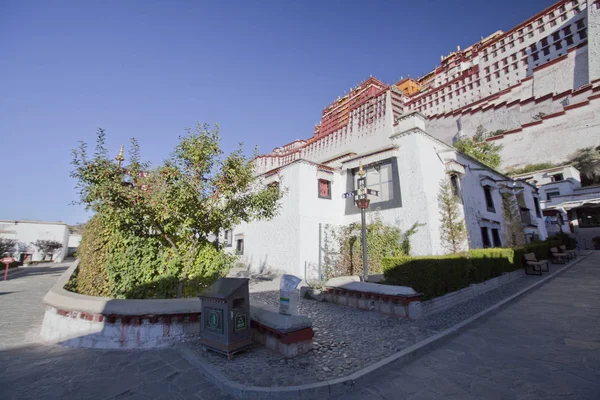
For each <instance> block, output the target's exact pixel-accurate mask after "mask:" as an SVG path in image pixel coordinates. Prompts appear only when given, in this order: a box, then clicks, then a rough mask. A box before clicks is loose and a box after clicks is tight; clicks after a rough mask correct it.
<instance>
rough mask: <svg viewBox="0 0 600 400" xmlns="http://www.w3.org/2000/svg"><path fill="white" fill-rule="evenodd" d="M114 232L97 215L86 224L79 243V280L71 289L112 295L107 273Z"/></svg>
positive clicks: (83, 292) (91, 294) (106, 295)
mask: <svg viewBox="0 0 600 400" xmlns="http://www.w3.org/2000/svg"><path fill="white" fill-rule="evenodd" d="M111 237H112V233H111V231H110V230H109V229H107V228H106V227H105V226H104V225H103V224H102V221H101V220H100V218H99V217H98V216H97V215H96V216H94V217H92V219H90V221H89V222H88V223H86V224H85V228H84V230H83V235H82V237H81V243H80V244H79V249H78V253H79V267H78V268H77V270H78V272H77V280H76V281H75V280H74V281H73V284H72V285H71V286H70V289H69V290H73V291H77V293H81V294H87V295H89V296H101V297H108V296H110V282H109V279H108V274H107V273H106V263H107V261H108V256H109V249H110V245H109V243H110V239H111Z"/></svg>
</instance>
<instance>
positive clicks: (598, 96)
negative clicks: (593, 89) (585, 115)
mask: <svg viewBox="0 0 600 400" xmlns="http://www.w3.org/2000/svg"><path fill="white" fill-rule="evenodd" d="M596 99H600V93H598V94H594V95H591V96H590V97H588V101H589V100H596Z"/></svg>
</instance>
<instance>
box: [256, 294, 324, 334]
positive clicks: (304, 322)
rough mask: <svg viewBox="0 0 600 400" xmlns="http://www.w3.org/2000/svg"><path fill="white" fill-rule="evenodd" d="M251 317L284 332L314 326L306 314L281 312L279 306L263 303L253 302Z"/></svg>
mask: <svg viewBox="0 0 600 400" xmlns="http://www.w3.org/2000/svg"><path fill="white" fill-rule="evenodd" d="M250 318H251V319H252V320H253V321H256V322H258V323H259V324H261V325H263V326H266V327H268V328H270V329H273V330H275V331H277V332H282V333H286V332H292V331H297V330H300V329H303V328H310V327H312V322H311V320H310V318H308V317H307V316H305V315H283V314H279V310H278V308H277V307H275V306H272V305H269V304H263V303H256V302H251V304H250Z"/></svg>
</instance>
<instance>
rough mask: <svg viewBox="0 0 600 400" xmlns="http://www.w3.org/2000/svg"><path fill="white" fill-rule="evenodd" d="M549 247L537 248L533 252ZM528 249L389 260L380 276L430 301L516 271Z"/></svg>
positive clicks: (507, 249)
mask: <svg viewBox="0 0 600 400" xmlns="http://www.w3.org/2000/svg"><path fill="white" fill-rule="evenodd" d="M550 247H551V246H549V244H545V247H544V248H542V246H539V245H536V246H535V248H534V250H537V251H540V250H542V251H543V250H544V249H546V250H547V249H549V248H550ZM531 250H532V249H531V248H529V247H522V248H520V249H510V248H494V249H473V250H469V251H468V252H465V253H461V254H452V255H446V256H425V257H388V258H384V259H383V263H382V264H383V274H384V277H385V282H386V283H388V284H391V285H401V286H409V287H412V288H413V289H415V290H416V291H417V292H419V293H423V295H424V299H431V298H433V297H438V296H442V295H444V294H447V293H450V292H453V291H456V290H460V289H462V288H465V287H467V286H469V285H470V284H472V283H480V282H484V281H486V280H488V279H492V278H495V277H498V276H500V275H502V274H503V273H506V272H512V271H515V270H517V269H519V268H521V267H522V266H523V264H522V258H523V255H524V254H525V252H529V251H531Z"/></svg>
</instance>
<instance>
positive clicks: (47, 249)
mask: <svg viewBox="0 0 600 400" xmlns="http://www.w3.org/2000/svg"><path fill="white" fill-rule="evenodd" d="M33 245H34V246H35V247H37V248H38V249H39V250H40V251H41V252H42V253H43V254H44V257H45V256H47V255H50V257H51V258H52V256H53V255H54V253H55V252H56V250H60V249H62V247H63V245H62V243H61V242H59V241H57V240H36V241H35V242H34V243H33Z"/></svg>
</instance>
